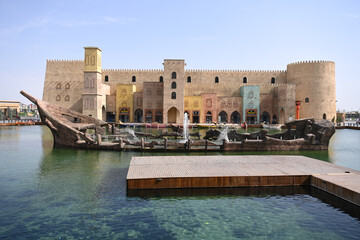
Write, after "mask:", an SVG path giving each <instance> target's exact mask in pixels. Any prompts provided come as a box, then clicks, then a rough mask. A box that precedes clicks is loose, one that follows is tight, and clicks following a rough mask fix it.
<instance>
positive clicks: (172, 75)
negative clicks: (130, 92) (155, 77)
mask: <svg viewBox="0 0 360 240" xmlns="http://www.w3.org/2000/svg"><path fill="white" fill-rule="evenodd" d="M171 79H176V72H172V73H171ZM108 81H109V76H108V75H106V76H105V82H108ZM275 81H276V79H275V77H272V78H271V81H270V82H271V84H275ZM131 82H136V76H132V77H131ZM159 82H164V78H163V76H160V77H159ZM187 82H188V83H191V77H190V76H188V77H187ZM215 83H219V77H217V76H216V77H215ZM243 83H248V79H247V77H243Z"/></svg>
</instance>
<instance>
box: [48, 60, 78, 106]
mask: <svg viewBox="0 0 360 240" xmlns="http://www.w3.org/2000/svg"><path fill="white" fill-rule="evenodd" d="M83 86H84V62H83V61H79V60H75V61H69V60H47V62H46V73H45V81H44V89H43V100H44V101H47V102H49V103H51V104H55V105H58V106H61V107H65V108H69V109H71V110H74V111H77V112H79V113H82V91H83Z"/></svg>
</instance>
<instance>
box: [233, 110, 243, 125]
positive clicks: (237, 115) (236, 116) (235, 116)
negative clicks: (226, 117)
mask: <svg viewBox="0 0 360 240" xmlns="http://www.w3.org/2000/svg"><path fill="white" fill-rule="evenodd" d="M240 120H241V118H240V113H239V112H238V111H234V112H233V113H232V114H231V122H232V123H240Z"/></svg>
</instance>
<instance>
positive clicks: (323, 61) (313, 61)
mask: <svg viewBox="0 0 360 240" xmlns="http://www.w3.org/2000/svg"><path fill="white" fill-rule="evenodd" d="M307 63H334V62H333V61H327V60H309V61H298V62H293V63H289V64H288V65H293V64H307Z"/></svg>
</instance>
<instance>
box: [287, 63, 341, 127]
mask: <svg viewBox="0 0 360 240" xmlns="http://www.w3.org/2000/svg"><path fill="white" fill-rule="evenodd" d="M287 80H288V83H293V84H295V85H296V90H295V100H296V101H299V102H300V104H301V106H300V112H299V113H300V118H308V117H314V118H315V119H327V120H330V121H331V120H332V119H336V92H335V63H334V62H330V61H306V62H298V63H292V64H289V65H287ZM334 121H335V120H334Z"/></svg>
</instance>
